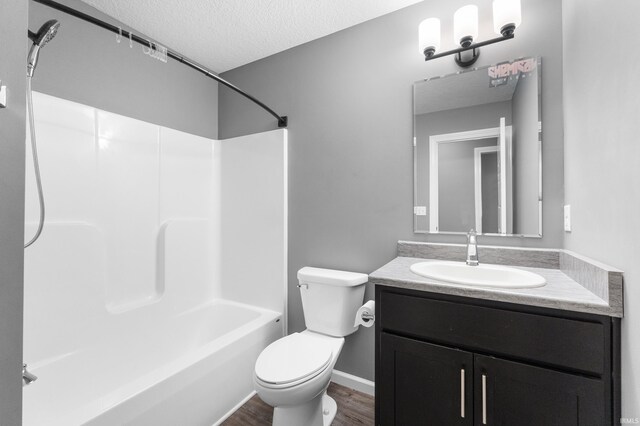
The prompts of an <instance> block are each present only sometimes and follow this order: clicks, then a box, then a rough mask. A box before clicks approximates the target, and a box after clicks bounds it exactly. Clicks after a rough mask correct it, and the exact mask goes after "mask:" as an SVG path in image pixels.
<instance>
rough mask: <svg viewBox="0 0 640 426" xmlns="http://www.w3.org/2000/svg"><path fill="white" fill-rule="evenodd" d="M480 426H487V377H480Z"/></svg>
mask: <svg viewBox="0 0 640 426" xmlns="http://www.w3.org/2000/svg"><path fill="white" fill-rule="evenodd" d="M482 424H483V425H486V424H487V376H486V375H484V374H483V375H482Z"/></svg>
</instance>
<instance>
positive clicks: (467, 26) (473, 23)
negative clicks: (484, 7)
mask: <svg viewBox="0 0 640 426" xmlns="http://www.w3.org/2000/svg"><path fill="white" fill-rule="evenodd" d="M477 38H478V6H476V5H473V4H469V5H467V6H463V7H461V8H460V9H458V10H456V13H454V14H453V42H454V43H455V44H460V45H461V46H462V47H467V46H469V45H470V44H471V43H473V40H475V39H477Z"/></svg>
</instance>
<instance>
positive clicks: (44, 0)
mask: <svg viewBox="0 0 640 426" xmlns="http://www.w3.org/2000/svg"><path fill="white" fill-rule="evenodd" d="M33 1H34V2H36V3H40V4H43V5H45V6H49V7H50V8H52V9H56V10H59V11H60V12H64V13H66V14H68V15H71V16H75V17H76V18H79V19H82V20H83V21H86V22H89V23H91V24H94V25H97V26H99V27H102V28H104V29H105V30H108V31H111V32H112V33H116V34H121V35H122V36H124V37H129V38H131V40H133V41H135V42H136V43H139V44H142V45H143V46H145V47H147V46H150V45H151V44H150V43H151V41H150V40H147V39H145V38H143V37H140V36H137V35H135V34H133V33H132V32H129V31H127V30H124V29H121V28H119V27H116V26H115V25H111V24H109V23H107V22H105V21H102V20H100V19H98V18H94V17H93V16H91V15H87V14H86V13H83V12H80V11H79V10H76V9H73V8H71V7H69V6H66V5H64V4H60V3H57V2H55V1H52V0H33ZM167 56H168V57H170V58H171V59H175V60H176V61H178V62H181V63H183V64H185V65H187V66H188V67H191V68H193V69H194V70H196V71H200V72H201V73H203V74H204V75H206V76H207V77H210V78H212V79H214V80H216V81H217V82H218V83H220V84H223V85H225V86H227V87H228V88H229V89H231V90H233V91H235V92H237V93H239V94H241V95H242V96H244V97H245V98H247V99H249V100H250V101H252V102H254V103H255V104H257V105H259V106H260V107H262V109H264V110H265V111H267V112H268V113H269V114H271V115H273V116H274V117H275V118H276V119H277V120H278V127H287V125H288V119H287V116H286V115H282V116H281V115H278V113H277V112H275V111H274V110H272V109H271V108H269V107H268V106H267V105H265V104H264V103H263V102H261V101H259V100H258V99H256V98H254V97H253V96H251V95H250V94H248V93H247V92H245V91H243V90H242V89H240V88H239V87H237V86H235V85H233V84H231V83H229V82H228V81H227V80H225V79H224V78H222V77H220V76H218V75H216V74H214V73H213V72H211V71H209V70H208V69H206V68H205V67H203V66H202V65H199V64H198V63H196V62H194V61H192V60H190V59H188V58H185V57H184V56H182V55H179V54H178V53H176V52H174V51H172V50H171V49H167Z"/></svg>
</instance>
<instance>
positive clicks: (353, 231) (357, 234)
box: [219, 0, 563, 379]
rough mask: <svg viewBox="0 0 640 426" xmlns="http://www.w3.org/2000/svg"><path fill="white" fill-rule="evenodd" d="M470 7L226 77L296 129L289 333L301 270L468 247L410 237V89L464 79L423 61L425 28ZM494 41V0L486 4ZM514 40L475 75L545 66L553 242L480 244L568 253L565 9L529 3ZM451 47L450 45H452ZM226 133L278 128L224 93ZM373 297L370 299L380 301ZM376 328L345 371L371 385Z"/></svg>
mask: <svg viewBox="0 0 640 426" xmlns="http://www.w3.org/2000/svg"><path fill="white" fill-rule="evenodd" d="M464 4H466V0H451V1H445V0H439V1H429V2H421V3H418V4H416V5H414V6H411V7H408V8H406V9H403V10H400V11H398V12H395V13H392V14H389V15H385V16H383V17H380V18H378V19H374V20H371V21H368V22H365V23H363V24H360V25H358V26H355V27H352V28H349V29H346V30H344V31H341V32H338V33H336V34H333V35H330V36H328V37H324V38H322V39H319V40H316V41H313V42H310V43H307V44H304V45H302V46H298V47H295V48H293V49H290V50H287V51H285V52H281V53H278V54H276V55H274V56H271V57H268V58H265V59H263V60H260V61H257V62H254V63H252V64H248V65H246V66H243V67H240V68H237V69H235V70H232V71H229V72H226V73H224V74H223V76H224V77H225V78H228V79H230V80H232V81H233V82H235V83H237V84H239V85H240V86H241V87H243V88H245V89H246V90H247V91H249V92H250V93H252V94H254V95H255V96H257V97H259V98H260V99H261V100H263V101H264V102H266V103H267V104H269V105H270V106H271V107H273V108H275V109H276V110H277V111H278V112H279V113H281V114H287V115H288V116H289V119H290V123H291V124H290V126H289V147H290V148H289V160H290V166H289V167H290V169H289V294H290V297H289V309H290V311H289V312H290V315H289V324H290V328H291V330H292V331H295V330H302V329H304V319H303V314H302V307H301V304H300V298H299V296H298V289H297V288H296V287H295V284H296V271H297V270H298V269H299V268H300V267H302V266H305V265H311V266H318V267H330V268H337V269H345V270H352V271H359V272H371V271H373V270H374V269H376V268H378V267H380V266H381V265H383V264H384V263H386V262H388V261H389V260H391V259H392V258H393V257H394V256H395V253H396V241H397V240H398V239H406V240H427V239H428V240H430V241H451V242H462V241H463V238H462V237H456V236H453V237H452V236H446V235H416V234H414V233H413V214H412V213H413V211H412V206H413V158H412V144H411V140H412V136H413V126H412V121H413V111H412V84H413V82H414V81H417V80H420V79H423V78H425V77H430V76H436V75H443V74H448V73H451V72H455V71H457V70H458V68H457V66H456V65H455V63H454V61H453V59H452V58H451V57H449V58H442V59H437V60H434V61H431V62H427V63H425V62H424V60H423V58H421V56H420V54H419V53H418V46H417V37H418V36H417V33H418V24H419V23H420V22H421V21H422V20H423V19H425V18H427V17H429V16H440V17H441V18H442V19H443V29H444V32H443V35H442V38H443V40H444V42H445V43H448V40H451V39H452V35H451V27H452V16H453V13H454V12H455V10H456V9H457V8H459V7H461V6H463V5H464ZM477 4H478V6H479V9H480V20H481V23H482V24H481V28H480V32H481V34H482V36H483V37H486V38H489V37H492V36H493V35H492V34H493V32H492V29H491V22H492V18H491V14H492V7H491V1H490V0H482V1H479V2H477ZM522 8H523V10H522V14H523V17H524V21H523V24H522V25H521V27H520V28H519V29H518V31H517V34H516V37H515V39H513V40H509V41H506V42H504V43H499V44H496V45H492V46H487V47H484V48H482V54H481V56H480V59H479V61H478V62H477V64H478V66H482V65H489V64H493V63H497V62H500V61H504V60H506V59H513V58H518V57H524V56H538V55H539V56H542V57H543V60H544V70H543V73H544V76H543V79H544V85H543V103H544V104H543V122H544V125H545V134H544V154H543V156H544V158H543V161H544V168H545V171H544V176H545V180H544V194H545V204H544V206H545V207H544V208H545V211H544V237H543V238H542V239H522V238H508V237H507V238H505V237H481V238H480V240H479V241H480V242H481V243H489V244H500V245H518V246H521V245H522V246H536V247H561V245H562V233H561V229H562V228H561V227H562V208H561V206H562V202H563V187H562V167H563V147H562V45H561V42H560V40H561V37H562V29H561V2H559V1H557V0H524V1H523V2H522ZM448 47H450V46H449V45H445V46H443V48H448ZM219 106H220V108H219V122H220V136H222V137H225V138H226V137H232V136H238V135H242V134H249V133H255V132H260V131H264V130H267V129H273V128H274V127H275V121H274V120H273V118H272V117H270V116H268V115H267V114H265V113H264V112H263V111H261V110H260V109H259V108H258V107H256V106H254V105H252V104H250V103H249V102H248V101H247V100H243V99H239V98H238V97H237V96H236V95H234V94H232V93H229V92H228V91H227V90H225V89H221V90H220V104H219ZM372 295H373V293H372V289H371V288H369V289H368V291H367V294H366V297H372ZM373 343H374V339H373V329H365V330H360V331H359V332H358V333H355V334H353V335H352V336H350V337H348V338H347V343H346V345H345V348H344V350H343V352H342V354H341V356H340V359H339V361H338V365H337V369H339V370H343V371H347V372H349V373H352V374H356V375H358V376H361V377H365V378H368V379H372V378H373Z"/></svg>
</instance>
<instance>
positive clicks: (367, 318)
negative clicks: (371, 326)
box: [360, 311, 376, 321]
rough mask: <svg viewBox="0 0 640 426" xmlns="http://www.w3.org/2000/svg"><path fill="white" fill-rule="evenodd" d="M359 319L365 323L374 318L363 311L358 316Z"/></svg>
mask: <svg viewBox="0 0 640 426" xmlns="http://www.w3.org/2000/svg"><path fill="white" fill-rule="evenodd" d="M360 318H362V319H363V320H365V321H371V320H372V319H375V318H376V316H375V315H374V314H372V313H370V312H366V311H365V312H363V313H362V314H361V315H360Z"/></svg>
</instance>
